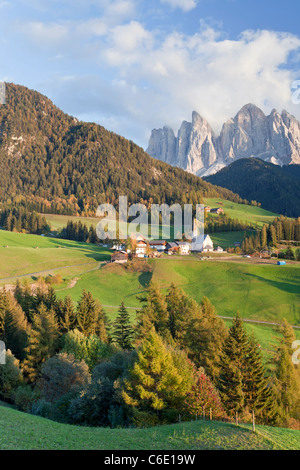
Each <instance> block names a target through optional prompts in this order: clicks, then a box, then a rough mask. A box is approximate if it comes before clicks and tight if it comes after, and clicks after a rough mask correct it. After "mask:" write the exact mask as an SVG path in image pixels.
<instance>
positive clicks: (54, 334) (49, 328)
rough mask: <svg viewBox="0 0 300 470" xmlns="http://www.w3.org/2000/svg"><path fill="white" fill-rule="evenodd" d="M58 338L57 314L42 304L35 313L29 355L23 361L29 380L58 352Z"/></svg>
mask: <svg viewBox="0 0 300 470" xmlns="http://www.w3.org/2000/svg"><path fill="white" fill-rule="evenodd" d="M58 339H59V329H58V324H57V321H56V318H55V314H54V312H53V311H52V310H47V308H46V307H45V305H43V304H41V305H40V307H39V310H38V312H36V313H34V314H33V319H32V326H31V328H30V329H29V331H28V347H27V348H26V353H27V355H26V359H25V361H24V363H23V370H24V375H25V376H26V377H27V378H28V380H29V382H31V383H32V382H34V381H35V380H36V378H37V377H38V374H39V372H40V368H41V365H42V364H43V363H44V362H45V361H46V360H47V359H49V358H50V357H52V356H53V355H54V354H55V353H56V352H57V348H58Z"/></svg>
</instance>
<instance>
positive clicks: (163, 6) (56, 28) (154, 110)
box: [0, 0, 300, 147]
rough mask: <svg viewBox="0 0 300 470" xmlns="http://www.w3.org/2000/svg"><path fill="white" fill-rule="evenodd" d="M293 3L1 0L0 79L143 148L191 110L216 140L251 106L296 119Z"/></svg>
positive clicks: (299, 52)
mask: <svg viewBox="0 0 300 470" xmlns="http://www.w3.org/2000/svg"><path fill="white" fill-rule="evenodd" d="M299 14H300V5H299V2H296V1H295V0H285V2H282V1H280V2H279V1H273V2H271V1H270V0H260V1H258V0H252V1H248V0H154V1H153V0H152V1H151V2H150V1H149V0H148V1H146V0H60V1H58V0H0V44H1V48H0V80H5V81H11V82H14V83H18V84H22V85H25V86H27V87H29V88H33V89H36V90H38V91H40V92H42V93H44V94H46V95H47V96H49V97H50V98H51V99H52V100H53V101H54V103H55V104H56V105H57V106H59V107H60V108H61V109H63V110H64V111H65V112H68V113H70V114H72V115H74V116H76V117H78V118H80V119H83V120H87V121H95V122H98V123H100V124H102V125H103V126H105V127H106V128H108V129H110V130H113V131H115V132H117V133H119V134H121V135H124V136H125V137H127V138H129V139H132V140H134V141H136V142H137V143H138V144H140V145H142V146H143V147H146V146H147V143H148V138H149V135H150V132H151V129H152V128H154V127H156V128H157V127H162V126H163V125H165V124H166V125H169V126H171V127H173V128H174V129H175V130H177V129H178V127H179V125H180V123H181V121H182V120H190V119H191V114H192V111H193V110H196V111H198V112H199V113H200V114H201V115H202V116H203V117H205V118H206V119H208V121H209V122H210V123H211V124H212V126H213V128H214V129H215V131H216V132H219V130H220V127H221V125H222V123H223V122H224V121H226V120H227V119H228V118H230V117H232V116H234V115H235V114H236V112H237V111H238V110H239V109H240V108H241V107H242V106H243V105H244V104H246V103H248V102H253V103H255V104H257V105H258V106H260V107H261V108H262V109H263V110H264V111H265V112H266V113H268V112H270V111H271V110H272V108H274V107H275V108H277V109H278V110H279V111H281V110H282V109H287V110H288V111H290V112H291V113H292V114H294V115H296V116H297V117H298V118H299V119H300V104H295V103H293V100H292V91H291V87H292V83H293V82H294V81H295V80H300V30H299Z"/></svg>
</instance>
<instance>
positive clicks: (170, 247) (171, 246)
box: [166, 242, 179, 255]
mask: <svg viewBox="0 0 300 470" xmlns="http://www.w3.org/2000/svg"><path fill="white" fill-rule="evenodd" d="M166 250H167V253H168V255H174V254H175V253H178V251H179V245H178V243H176V242H168V243H167V244H166Z"/></svg>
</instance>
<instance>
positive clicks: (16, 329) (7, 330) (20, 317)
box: [3, 294, 28, 360]
mask: <svg viewBox="0 0 300 470" xmlns="http://www.w3.org/2000/svg"><path fill="white" fill-rule="evenodd" d="M6 296H7V302H6V309H5V312H4V314H3V336H4V342H5V344H6V348H7V349H10V350H11V351H12V353H13V354H14V355H15V356H16V357H17V358H18V359H20V360H23V359H24V358H25V349H26V347H27V339H28V334H27V329H28V322H27V318H26V316H25V314H24V312H23V310H22V308H21V306H20V305H19V304H18V303H17V301H16V300H15V298H14V297H13V296H12V295H11V294H6Z"/></svg>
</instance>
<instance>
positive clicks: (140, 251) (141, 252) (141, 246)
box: [135, 240, 147, 258]
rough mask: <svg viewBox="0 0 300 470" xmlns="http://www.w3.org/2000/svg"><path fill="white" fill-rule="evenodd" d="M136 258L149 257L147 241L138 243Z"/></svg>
mask: <svg viewBox="0 0 300 470" xmlns="http://www.w3.org/2000/svg"><path fill="white" fill-rule="evenodd" d="M135 256H136V257H137V258H145V256H147V242H146V240H139V241H137V243H136V248H135Z"/></svg>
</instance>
